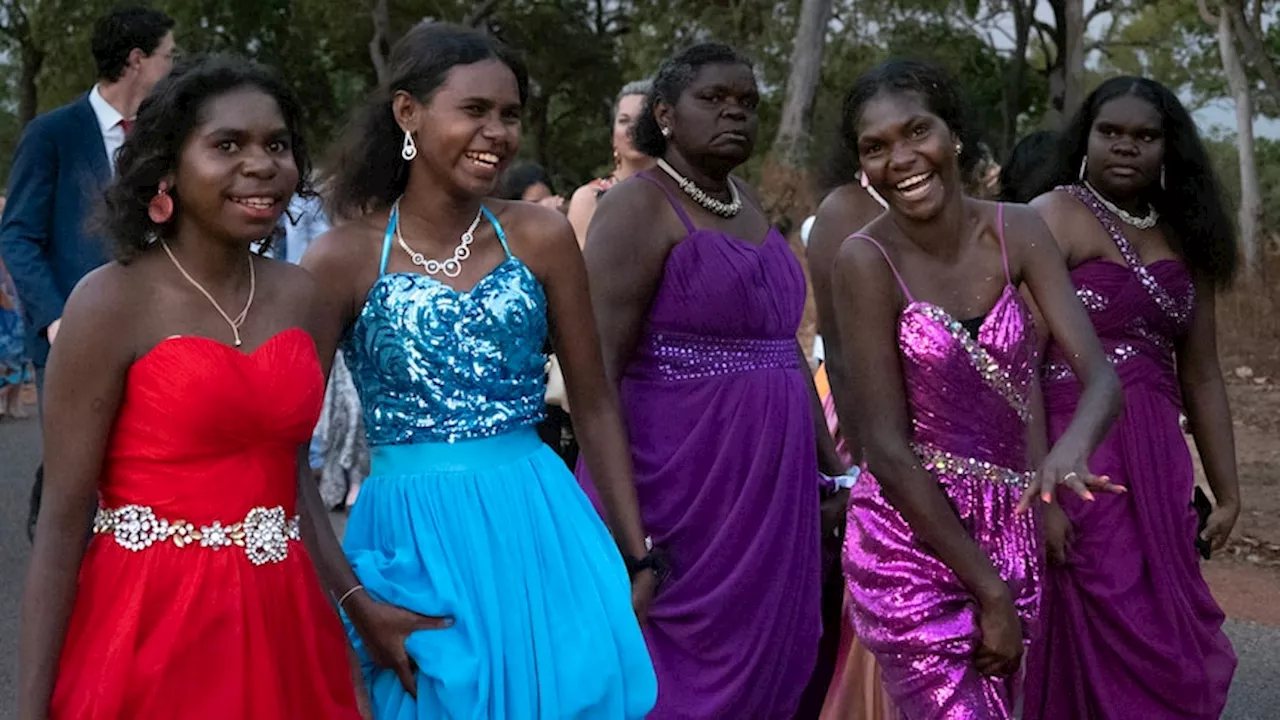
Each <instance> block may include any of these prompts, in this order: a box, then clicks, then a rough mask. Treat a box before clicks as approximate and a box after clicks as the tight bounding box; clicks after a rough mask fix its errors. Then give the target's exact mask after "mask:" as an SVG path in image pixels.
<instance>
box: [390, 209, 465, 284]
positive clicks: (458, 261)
mask: <svg viewBox="0 0 1280 720" xmlns="http://www.w3.org/2000/svg"><path fill="white" fill-rule="evenodd" d="M391 214H392V215H395V217H396V241H397V242H399V243H400V247H401V248H403V249H404V251H405V252H406V253H408V255H409V259H410V260H412V261H413V264H414V265H418V266H420V267H421V268H422V269H423V271H425V272H426V273H427V274H428V275H438V274H440V273H442V272H443V273H444V274H445V277H451V278H456V277H458V276H459V275H461V274H462V261H463V260H466V259H467V258H469V257H471V243H472V242H474V241H475V239H476V238H475V232H476V227H477V226H478V225H480V217H481V216H482V215H483V214H484V206H483V205H481V206H480V209H479V210H477V211H476V219H475V220H472V221H471V226H470V227H468V228H467V231H466V232H464V233H462V237H461V238H460V239H459V240H458V246H457V247H456V248H454V249H453V257H451V258H449V259H448V260H445V261H444V262H441V261H439V260H436V259H434V258H433V259H431V260H428V259H427V258H426V257H425V256H424V255H423V254H422V253H420V252H417V251H415V250H414V249H413V248H411V247H409V243H407V242H405V241H404V235H401V234H400V199H399V198H396V201H395V203H394V204H393V205H392V206H391Z"/></svg>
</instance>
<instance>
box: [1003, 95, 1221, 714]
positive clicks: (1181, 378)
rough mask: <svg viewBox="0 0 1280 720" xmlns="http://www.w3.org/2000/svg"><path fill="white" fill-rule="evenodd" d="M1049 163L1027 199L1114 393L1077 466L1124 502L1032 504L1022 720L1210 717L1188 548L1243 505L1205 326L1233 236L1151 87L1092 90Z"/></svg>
mask: <svg viewBox="0 0 1280 720" xmlns="http://www.w3.org/2000/svg"><path fill="white" fill-rule="evenodd" d="M1052 167H1053V173H1052V174H1050V175H1049V177H1048V179H1047V180H1048V182H1047V184H1048V185H1050V186H1054V185H1056V186H1057V189H1050V190H1049V191H1048V192H1047V193H1046V194H1044V195H1041V196H1040V197H1038V198H1036V199H1035V200H1034V201H1033V202H1032V206H1033V207H1035V208H1036V209H1037V210H1039V211H1040V213H1041V215H1042V216H1043V217H1044V219H1045V222H1046V223H1047V224H1048V225H1049V229H1050V230H1051V231H1052V232H1053V237H1054V238H1055V239H1056V240H1057V244H1058V246H1059V248H1060V250H1061V252H1062V254H1063V256H1065V257H1066V260H1067V266H1068V267H1070V268H1071V280H1072V283H1073V284H1074V286H1075V292H1076V295H1077V296H1078V297H1079V298H1080V300H1081V301H1082V302H1083V303H1084V305H1085V307H1086V308H1087V309H1088V311H1089V318H1090V320H1091V321H1092V323H1093V326H1094V328H1095V329H1096V331H1097V333H1098V336H1099V337H1100V338H1102V343H1103V346H1104V348H1105V349H1106V352H1107V358H1108V359H1109V360H1110V361H1111V363H1112V364H1113V365H1114V366H1115V370H1116V372H1117V373H1118V374H1119V376H1120V381H1121V383H1122V387H1123V391H1124V415H1123V416H1122V418H1121V420H1120V421H1119V422H1118V423H1116V426H1115V428H1114V429H1113V430H1112V432H1111V433H1110V434H1109V435H1108V436H1107V437H1106V439H1105V441H1104V442H1103V443H1102V444H1101V445H1100V446H1099V447H1098V448H1097V450H1096V451H1095V452H1094V453H1093V454H1092V456H1091V457H1090V459H1089V466H1090V469H1091V470H1092V471H1093V472H1095V473H1101V474H1106V475H1109V476H1110V477H1111V478H1112V480H1113V482H1115V483H1116V484H1118V485H1120V486H1122V487H1125V488H1127V489H1128V492H1127V493H1125V494H1123V495H1115V496H1104V497H1100V498H1099V499H1098V501H1097V502H1094V503H1081V502H1078V501H1077V500H1076V499H1075V498H1074V497H1071V496H1070V495H1069V494H1067V493H1059V495H1060V498H1059V499H1060V500H1061V502H1060V503H1054V504H1053V505H1051V506H1049V508H1047V512H1046V513H1045V535H1046V550H1047V553H1048V559H1049V570H1048V572H1047V573H1046V584H1045V598H1044V603H1045V604H1044V618H1043V621H1042V626H1043V628H1044V632H1043V635H1042V638H1041V640H1039V641H1038V642H1036V643H1034V644H1033V645H1032V646H1031V649H1030V652H1029V653H1028V661H1027V685H1026V687H1027V696H1026V706H1025V708H1024V715H1023V717H1025V718H1027V719H1028V720H1075V719H1076V718H1086V717H1087V718H1116V717H1134V718H1160V719H1161V720H1165V719H1168V718H1179V719H1185V720H1193V719H1194V720H1209V719H1210V718H1218V717H1219V716H1220V715H1221V714H1222V711H1223V708H1224V707H1225V706H1226V703H1227V693H1228V690H1229V688H1230V686H1231V679H1232V676H1233V674H1234V673H1235V668H1236V662H1237V661H1236V655H1235V652H1234V651H1233V650H1232V647H1231V641H1230V640H1229V639H1228V637H1227V636H1226V634H1225V633H1224V632H1223V622H1224V621H1225V619H1226V618H1225V616H1224V614H1223V612H1222V609H1221V608H1220V607H1219V606H1218V604H1217V602H1215V601H1214V598H1213V594H1212V593H1211V592H1210V590H1209V586H1208V584H1207V583H1206V582H1205V580H1204V577H1203V575H1202V574H1201V571H1200V565H1199V558H1198V557H1197V555H1198V554H1200V555H1202V556H1203V557H1205V558H1208V556H1209V554H1210V552H1211V551H1212V550H1213V549H1220V548H1222V547H1223V546H1224V545H1225V544H1226V542H1227V539H1228V537H1229V536H1230V534H1231V528H1232V527H1233V526H1234V525H1235V522H1236V519H1237V518H1238V517H1239V515H1240V510H1241V500H1240V490H1239V484H1238V479H1237V469H1236V456H1235V438H1234V436H1233V433H1232V422H1231V408H1230V405H1229V404H1228V400H1227V392H1226V387H1225V385H1224V382H1223V377H1222V369H1221V367H1220V366H1219V364H1218V348H1217V339H1216V338H1217V326H1216V320H1215V317H1214V307H1215V301H1216V299H1217V296H1218V293H1220V292H1222V291H1223V290H1224V289H1225V288H1226V287H1228V286H1229V284H1230V283H1231V281H1232V279H1233V278H1234V277H1235V273H1236V270H1237V262H1238V255H1237V242H1236V231H1235V227H1234V225H1233V223H1232V221H1231V217H1230V215H1229V214H1228V209H1227V203H1226V201H1225V198H1223V195H1222V190H1221V188H1220V186H1219V184H1218V180H1217V177H1216V175H1215V173H1214V170H1213V163H1212V162H1211V161H1210V159H1209V156H1208V153H1207V151H1206V149H1205V147H1204V144H1203V142H1202V141H1201V139H1200V135H1199V133H1198V132H1197V130H1196V125H1195V122H1194V121H1193V120H1192V118H1191V117H1190V115H1189V114H1188V112H1187V110H1186V108H1185V107H1183V105H1182V103H1181V102H1180V101H1179V100H1178V98H1177V96H1176V95H1174V94H1173V93H1172V92H1171V91H1170V90H1169V89H1168V88H1166V87H1164V86H1163V85H1161V84H1159V83H1157V82H1155V81H1153V80H1148V79H1145V78H1138V77H1117V78H1113V79H1111V80H1108V81H1106V82H1104V83H1102V84H1101V85H1099V86H1098V88H1097V89H1096V90H1095V91H1094V92H1093V93H1092V94H1090V95H1089V97H1087V98H1085V101H1084V103H1083V105H1081V107H1080V110H1079V111H1078V112H1077V113H1076V115H1075V117H1074V118H1072V120H1071V122H1070V123H1069V124H1068V126H1067V128H1066V129H1065V130H1064V131H1063V133H1062V135H1061V137H1060V138H1059V145H1058V152H1057V153H1056V156H1055V158H1054V161H1053V163H1052ZM1061 340H1062V339H1061V338H1060V337H1059V336H1058V334H1057V333H1056V332H1055V333H1054V334H1053V337H1052V339H1051V340H1050V342H1049V348H1048V351H1047V352H1046V353H1045V355H1044V360H1045V363H1044V367H1043V370H1042V383H1043V386H1044V399H1045V410H1046V417H1047V420H1048V432H1049V438H1050V439H1056V438H1058V437H1060V436H1062V435H1063V433H1064V432H1066V430H1065V428H1066V427H1067V425H1068V423H1069V421H1070V417H1071V414H1072V412H1073V411H1074V409H1075V408H1076V407H1078V406H1080V405H1081V404H1082V403H1083V401H1082V400H1081V391H1080V385H1081V383H1080V380H1079V379H1078V376H1077V375H1076V373H1075V371H1074V370H1073V368H1072V367H1071V359H1072V358H1073V357H1074V355H1073V353H1072V352H1071V351H1070V350H1069V349H1066V348H1063V347H1062V342H1061ZM1180 411H1185V413H1186V417H1187V421H1188V425H1189V427H1190V431H1191V436H1192V438H1193V439H1194V440H1195V444H1196V449H1197V451H1198V452H1199V454H1200V459H1201V461H1202V464H1203V466H1204V472H1205V476H1206V479H1207V480H1208V483H1209V486H1210V488H1211V489H1212V490H1213V495H1214V498H1215V500H1216V501H1217V507H1216V508H1213V507H1211V506H1210V503H1209V501H1208V498H1207V497H1204V496H1203V495H1202V496H1201V498H1202V499H1201V502H1200V503H1197V504H1196V507H1193V504H1192V503H1193V498H1194V497H1195V494H1196V493H1197V490H1196V474H1195V467H1194V465H1193V463H1192V459H1191V453H1190V450H1189V448H1188V447H1187V441H1186V437H1185V435H1184V434H1183V432H1182V429H1181V427H1180V425H1179V412H1180ZM1197 508H1202V509H1203V510H1202V511H1203V515H1201V516H1200V517H1197Z"/></svg>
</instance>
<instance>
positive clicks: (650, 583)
mask: <svg viewBox="0 0 1280 720" xmlns="http://www.w3.org/2000/svg"><path fill="white" fill-rule="evenodd" d="M657 590H658V576H657V575H656V574H654V572H653V571H652V570H641V571H640V572H638V573H636V576H635V577H634V578H632V579H631V608H632V609H633V610H635V612H636V620H638V621H639V622H640V624H641V625H644V624H645V623H646V622H647V621H648V620H649V603H651V602H653V594H654V593H655V592H657Z"/></svg>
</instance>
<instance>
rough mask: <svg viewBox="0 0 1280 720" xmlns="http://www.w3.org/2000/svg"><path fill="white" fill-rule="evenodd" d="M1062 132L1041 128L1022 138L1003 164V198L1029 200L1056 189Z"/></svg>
mask: <svg viewBox="0 0 1280 720" xmlns="http://www.w3.org/2000/svg"><path fill="white" fill-rule="evenodd" d="M1060 138H1061V135H1059V134H1058V133H1057V132H1054V131H1053V130H1037V131H1036V132H1033V133H1031V134H1030V135H1028V136H1026V137H1024V138H1022V139H1021V140H1019V141H1018V144H1017V145H1014V146H1013V149H1012V150H1010V151H1009V158H1008V159H1007V160H1005V162H1004V165H1003V166H1001V168H1000V199H1001V200H1004V201H1005V202H1014V203H1029V202H1031V201H1032V200H1034V199H1035V198H1036V197H1038V196H1040V195H1043V194H1044V193H1045V192H1047V191H1048V190H1051V189H1053V176H1054V174H1055V173H1056V172H1057V163H1056V162H1055V161H1056V160H1057V155H1058V144H1059V142H1060Z"/></svg>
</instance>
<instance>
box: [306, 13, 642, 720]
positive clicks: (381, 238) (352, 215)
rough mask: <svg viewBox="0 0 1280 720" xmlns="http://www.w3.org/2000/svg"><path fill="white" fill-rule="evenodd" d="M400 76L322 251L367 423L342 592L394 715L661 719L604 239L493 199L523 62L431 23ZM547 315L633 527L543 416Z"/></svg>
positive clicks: (606, 487) (610, 487)
mask: <svg viewBox="0 0 1280 720" xmlns="http://www.w3.org/2000/svg"><path fill="white" fill-rule="evenodd" d="M389 75H390V76H391V81H390V84H389V87H388V88H386V89H385V90H384V91H383V93H382V94H380V95H379V96H377V97H375V99H374V100H373V101H372V102H371V103H370V106H369V107H368V108H367V110H366V112H365V113H363V114H362V115H361V116H360V117H358V118H357V119H356V120H355V121H354V122H353V124H352V126H351V127H350V128H349V129H348V131H347V133H346V134H345V136H344V138H343V139H342V141H341V142H340V144H339V147H338V148H337V151H336V157H335V158H334V160H333V162H332V164H331V165H330V167H332V168H334V169H335V172H334V175H333V177H331V178H329V182H328V186H329V187H330V188H331V189H332V193H333V197H332V199H331V206H332V209H333V210H334V214H335V216H336V217H339V218H346V219H347V221H346V222H345V223H343V224H341V225H340V226H339V227H338V228H336V229H335V230H334V231H332V232H331V233H329V234H327V235H324V236H322V237H320V238H318V239H317V240H316V241H315V242H314V244H313V245H312V247H311V249H310V250H309V252H308V254H307V257H306V258H304V260H303V265H304V266H305V267H307V268H309V269H310V270H311V271H312V272H313V273H314V274H315V275H316V276H317V278H318V279H319V281H320V283H321V285H322V286H323V287H326V288H330V289H331V292H330V293H328V300H327V302H329V304H328V305H327V306H325V307H321V308H318V309H317V310H318V312H320V313H322V314H323V315H324V321H323V324H324V326H325V328H326V330H325V332H323V333H320V334H319V335H318V340H317V341H318V343H319V344H320V345H321V347H320V352H321V355H322V356H324V357H330V356H332V355H333V353H334V351H335V349H337V348H339V347H340V348H341V351H342V352H343V357H344V358H345V360H346V363H347V366H348V367H349V368H350V371H351V375H352V379H353V380H354V382H355V384H356V387H357V389H358V391H359V393H360V396H361V402H362V405H363V408H364V417H365V425H366V431H367V433H368V437H369V444H370V451H371V464H372V473H371V476H370V478H369V479H368V480H367V481H366V482H365V484H364V486H363V487H362V490H361V493H360V497H359V499H358V500H357V501H356V503H355V506H354V507H353V509H352V512H351V517H350V520H349V521H348V524H347V529H346V538H345V542H344V549H345V551H346V554H347V557H348V559H349V560H350V562H351V565H352V567H353V568H354V570H355V572H356V575H357V576H358V578H359V583H360V584H359V585H357V586H354V587H352V588H351V590H350V591H349V592H347V593H346V594H345V595H344V596H343V597H342V598H340V600H341V601H342V602H341V603H340V604H342V605H343V609H344V610H345V611H346V613H347V622H348V627H349V629H351V633H350V635H351V638H352V640H353V643H354V644H355V646H356V650H357V653H358V654H359V656H360V659H361V661H362V664H363V669H364V673H365V680H366V682H367V685H368V689H369V696H370V700H371V702H372V706H373V714H374V716H375V717H376V718H379V719H380V720H381V719H384V718H394V719H396V720H409V719H411V718H414V719H417V718H423V719H425V718H535V717H536V718H567V717H573V718H608V719H610V720H612V719H614V718H636V717H643V716H644V714H645V713H647V712H648V711H649V709H650V708H651V707H652V706H653V703H654V700H655V697H656V694H657V688H656V679H655V677H654V672H653V667H652V663H651V662H650V660H649V655H648V652H647V650H646V649H645V645H644V639H643V637H642V636H641V633H640V626H639V622H638V621H637V617H638V616H639V617H640V618H643V615H644V611H645V608H646V607H647V603H648V599H649V598H650V597H651V596H652V593H653V590H654V587H655V585H656V577H655V573H654V570H653V568H652V567H651V566H652V564H653V563H654V561H655V558H652V557H650V556H648V555H647V554H646V552H647V551H646V548H645V545H646V540H645V537H644V532H643V530H642V529H641V523H640V516H639V512H638V510H637V507H636V499H635V490H634V487H633V485H632V480H631V471H630V464H629V455H628V450H627V444H626V437H625V434H624V431H623V426H622V423H621V420H620V417H619V414H618V405H617V398H616V393H615V392H614V391H613V390H612V389H611V388H610V387H609V385H608V383H607V382H606V380H605V375H604V371H603V367H602V362H601V358H600V349H599V343H598V340H597V337H596V334H595V323H594V318H593V317H592V314H591V309H590V308H591V305H590V299H589V294H588V292H587V284H586V271H585V269H584V267H583V262H582V256H581V254H580V252H579V250H578V245H577V242H576V240H575V239H574V235H573V231H572V229H571V227H570V226H569V224H568V222H567V220H566V219H565V218H564V216H563V215H562V214H560V213H557V212H555V211H554V210H549V209H547V208H543V207H539V206H537V205H532V204H529V203H519V202H507V201H501V200H491V199H488V198H490V197H491V196H492V193H493V188H494V185H495V183H496V182H497V178H498V175H499V173H500V172H501V171H502V169H503V167H504V166H505V165H506V164H507V163H508V161H509V160H510V159H512V158H514V156H515V154H516V151H517V149H518V146H519V139H520V109H521V104H522V102H523V100H524V97H525V94H526V89H527V80H526V75H525V72H524V69H523V67H522V66H521V65H520V63H519V62H518V61H517V60H515V59H514V58H513V56H512V55H511V54H510V52H509V51H508V50H506V49H504V48H503V47H501V46H500V45H498V44H497V43H496V41H494V40H492V39H491V38H489V37H487V36H485V35H483V34H480V33H477V32H474V31H471V30H467V29H462V28H458V27H455V26H450V25H445V24H430V25H419V26H418V27H416V28H414V29H413V30H412V31H410V32H409V33H408V34H407V35H406V36H405V37H404V38H403V39H402V40H401V41H400V42H399V43H398V44H397V47H396V48H394V49H393V51H392V54H391V58H390V67H389ZM548 333H550V335H551V337H552V339H553V341H554V347H555V350H556V353H557V355H558V356H559V358H560V362H561V365H562V367H563V368H564V375H565V379H566V384H567V387H568V392H569V395H570V398H571V401H572V402H573V407H574V412H575V417H576V418H579V419H580V422H581V424H582V429H581V432H580V438H581V441H582V452H583V456H584V457H585V459H586V462H587V463H588V464H589V465H590V466H591V467H592V469H593V471H594V472H595V477H597V478H598V479H599V480H598V487H599V490H600V493H601V496H602V497H603V498H604V499H605V503H606V506H607V509H608V513H607V514H608V517H609V519H610V524H611V526H612V528H613V531H614V532H613V535H612V536H611V534H610V531H609V529H608V528H607V527H606V526H605V524H604V523H603V522H602V521H601V520H600V518H599V515H597V514H596V513H595V511H594V510H593V509H592V506H591V504H590V503H589V502H588V500H587V498H586V496H585V495H584V494H583V492H582V491H581V489H580V488H579V486H578V485H577V483H576V482H575V480H574V478H573V476H572V475H571V474H570V473H569V471H568V469H567V468H566V467H565V465H564V463H563V462H562V461H561V460H560V459H559V457H557V456H556V454H555V452H554V451H552V450H551V448H549V447H547V446H546V445H544V444H543V443H542V442H541V441H540V440H539V439H538V436H537V434H536V432H535V430H534V426H535V424H536V423H537V422H538V421H539V420H540V419H541V417H542V413H543V395H544V392H545V386H544V382H545V380H544V378H545V375H544V367H545V363H546V357H545V355H544V354H543V352H542V350H543V342H544V340H545V339H546V337H547V336H548ZM629 575H630V580H629ZM366 594H367V595H368V596H371V597H373V598H376V599H378V600H382V601H385V602H388V603H392V604H394V605H398V606H401V607H402V608H405V609H407V610H409V611H412V612H411V613H405V615H406V616H408V618H409V619H402V620H400V621H397V623H398V624H397V626H396V627H395V628H394V631H393V632H391V633H390V634H392V635H397V636H399V637H403V638H404V640H405V641H404V643H403V646H401V645H400V643H398V642H396V643H387V644H386V645H388V646H383V647H372V646H370V645H368V644H365V643H364V642H362V641H361V639H360V637H361V636H363V637H385V636H386V634H388V633H383V634H379V633H376V632H371V628H370V627H368V625H369V624H377V623H378V622H383V627H382V628H381V629H383V630H385V629H386V628H385V621H374V622H373V623H370V621H369V620H367V619H365V618H362V617H361V616H360V615H361V610H360V608H362V607H363V606H364V604H365V603H364V602H363V601H362V600H361V599H360V598H361V597H362V596H363V595H366ZM348 598H351V599H348ZM355 628H360V629H361V631H362V632H361V634H360V635H357V634H356V632H355Z"/></svg>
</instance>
